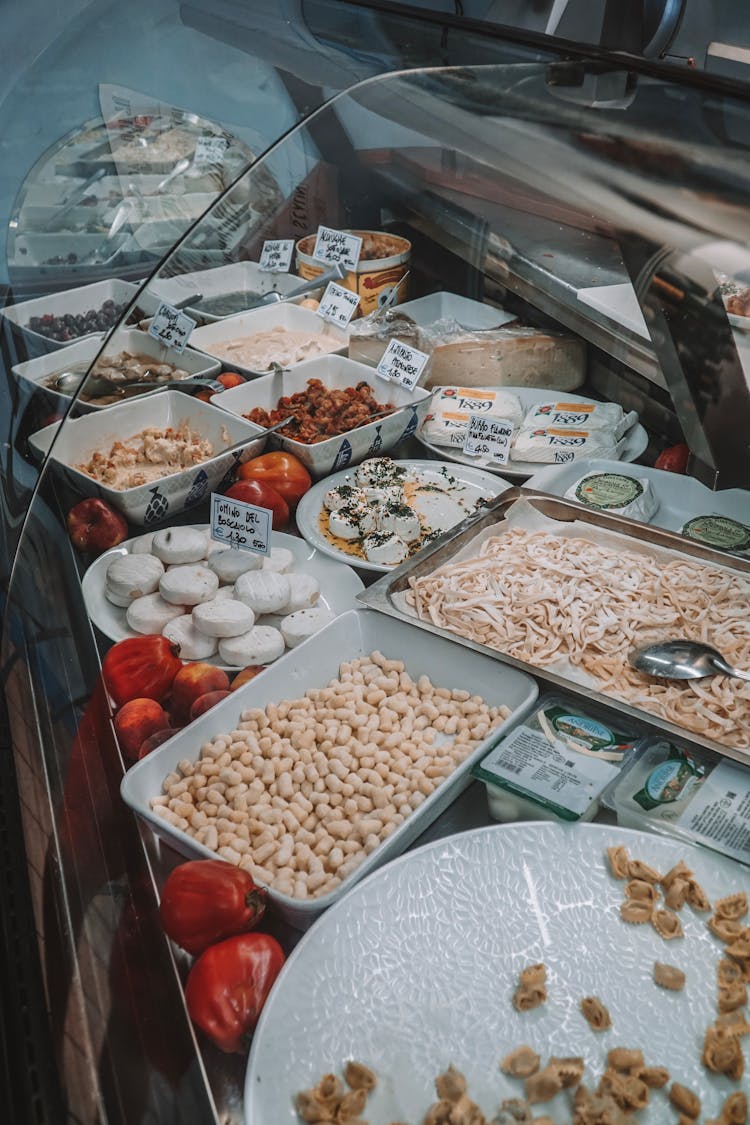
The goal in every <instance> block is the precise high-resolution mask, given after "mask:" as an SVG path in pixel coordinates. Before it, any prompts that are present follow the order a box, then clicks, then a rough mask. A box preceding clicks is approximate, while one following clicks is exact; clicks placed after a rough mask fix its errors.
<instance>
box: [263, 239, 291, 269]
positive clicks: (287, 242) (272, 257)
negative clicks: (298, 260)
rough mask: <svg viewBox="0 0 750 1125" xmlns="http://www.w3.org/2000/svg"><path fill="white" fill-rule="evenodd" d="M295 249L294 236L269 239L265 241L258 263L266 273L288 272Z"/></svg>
mask: <svg viewBox="0 0 750 1125" xmlns="http://www.w3.org/2000/svg"><path fill="white" fill-rule="evenodd" d="M293 250H294V239H293V238H271V239H267V240H266V241H265V242H264V243H263V249H262V250H261V252H260V262H259V263H258V264H259V266H260V268H261V269H262V270H264V271H265V272H266V273H287V271H288V270H289V265H290V263H291V260H292V251H293Z"/></svg>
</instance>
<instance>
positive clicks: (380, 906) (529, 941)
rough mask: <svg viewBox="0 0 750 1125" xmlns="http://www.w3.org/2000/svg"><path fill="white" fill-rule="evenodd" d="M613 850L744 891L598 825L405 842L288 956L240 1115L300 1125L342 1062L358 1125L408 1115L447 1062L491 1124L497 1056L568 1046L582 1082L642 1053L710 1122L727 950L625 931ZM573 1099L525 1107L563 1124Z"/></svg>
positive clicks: (735, 881)
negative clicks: (542, 983)
mask: <svg viewBox="0 0 750 1125" xmlns="http://www.w3.org/2000/svg"><path fill="white" fill-rule="evenodd" d="M157 753H158V751H157ZM612 844H624V845H625V846H626V847H627V848H628V850H629V852H630V854H631V856H633V857H634V858H638V859H642V860H645V861H646V862H647V863H650V864H652V865H653V866H654V867H656V869H657V870H658V871H660V872H666V871H667V870H669V869H670V868H671V867H672V866H673V865H674V864H675V863H677V862H678V860H680V859H685V860H686V861H687V863H688V864H689V865H690V867H691V868H692V869H693V870H694V871H695V873H696V875H697V878H698V879H699V880H700V882H701V883H702V884H703V886H704V887H705V889H706V891H707V893H708V895H709V897H710V899H711V900H712V901H715V900H716V899H718V898H720V897H721V896H723V895H726V894H729V893H731V892H732V891H738V890H741V889H747V887H748V877H747V872H746V870H745V869H744V868H742V867H740V866H739V865H738V864H735V863H732V862H731V861H730V860H725V859H723V858H720V857H718V856H716V855H712V854H710V853H707V852H705V851H699V850H698V849H695V848H691V847H690V846H685V845H684V844H680V843H675V842H673V841H669V840H665V839H662V838H660V837H657V836H651V835H648V834H647V833H645V832H633V831H628V830H627V829H622V828H614V827H609V826H605V825H570V826H560V825H553V824H523V825H511V826H503V827H500V826H493V827H491V828H484V829H478V830H474V831H471V832H464V833H461V834H460V835H457V836H451V837H448V838H447V839H444V840H438V841H436V842H435V843H433V844H429V845H428V846H426V847H424V848H420V849H419V850H417V851H414V852H411V853H410V854H409V855H405V856H403V857H402V858H401V859H399V860H397V861H396V862H395V863H391V864H389V865H388V866H387V867H386V868H385V869H384V870H381V871H378V872H377V873H376V874H375V875H373V876H372V877H371V878H369V879H367V880H366V881H365V882H363V883H361V884H360V885H359V886H358V887H356V888H355V889H354V890H353V891H352V892H351V894H349V895H347V897H346V898H345V899H344V901H343V902H340V903H338V904H337V905H336V906H334V907H333V908H332V909H331V910H330V911H328V913H327V914H325V915H324V916H323V918H321V919H320V921H319V922H318V923H317V925H316V926H314V927H313V929H312V930H310V932H309V933H308V934H306V936H305V937H304V938H303V939H302V941H301V942H300V943H299V944H298V945H297V947H296V949H295V950H294V951H293V953H292V954H291V955H290V957H289V959H288V961H287V963H286V965H285V966H284V968H283V969H282V972H281V975H280V976H279V978H278V980H277V982H276V984H275V986H274V988H273V990H272V992H271V995H270V996H269V998H268V1001H267V1002H266V1005H265V1007H264V1009H263V1013H262V1015H261V1018H260V1021H259V1023H258V1027H257V1029H256V1031H255V1035H254V1037H253V1042H252V1047H251V1051H250V1057H249V1059H248V1066H247V1073H246V1079H245V1097H244V1114H245V1118H244V1120H245V1122H246V1125H296V1123H297V1122H298V1118H297V1115H296V1113H295V1110H294V1097H295V1095H296V1094H297V1093H298V1092H299V1091H300V1090H303V1089H307V1088H309V1087H311V1086H314V1085H315V1084H316V1083H317V1082H318V1081H319V1080H320V1078H321V1077H322V1076H323V1075H324V1074H327V1073H331V1072H333V1073H334V1074H337V1075H339V1076H340V1075H341V1073H342V1069H343V1067H344V1065H345V1063H346V1061H347V1060H348V1059H357V1060H359V1061H360V1062H363V1063H365V1064H366V1065H367V1066H371V1067H372V1068H373V1069H374V1071H375V1072H376V1074H377V1077H378V1084H377V1087H376V1089H375V1091H374V1093H373V1094H372V1095H371V1097H370V1098H369V1099H368V1103H367V1106H366V1108H365V1110H364V1111H363V1114H362V1116H363V1117H364V1118H366V1119H367V1120H369V1121H371V1122H377V1123H381V1122H386V1121H411V1122H418V1121H422V1120H423V1118H424V1115H425V1113H426V1111H427V1109H428V1107H429V1106H430V1105H431V1104H433V1103H434V1102H435V1101H436V1100H437V1099H436V1095H435V1088H434V1085H433V1083H434V1079H435V1077H436V1076H437V1075H438V1074H440V1073H442V1072H443V1071H444V1070H446V1069H447V1068H448V1066H449V1065H450V1064H451V1063H452V1064H453V1065H454V1066H455V1067H456V1068H457V1069H458V1070H459V1071H461V1072H462V1073H463V1074H464V1075H465V1076H466V1079H467V1082H468V1092H469V1096H470V1097H471V1098H472V1099H473V1100H474V1101H476V1102H478V1103H479V1105H480V1108H481V1109H482V1110H483V1111H484V1113H485V1114H486V1115H487V1119H488V1120H489V1119H490V1118H491V1117H493V1115H494V1114H495V1113H496V1112H497V1109H498V1105H499V1104H500V1102H501V1101H502V1100H503V1099H505V1098H512V1097H519V1096H520V1097H523V1082H522V1081H520V1080H518V1079H513V1078H510V1077H508V1076H507V1075H505V1074H503V1073H502V1072H501V1071H500V1069H499V1066H498V1064H499V1062H500V1060H501V1059H502V1058H504V1056H505V1055H506V1054H508V1053H509V1052H510V1051H511V1050H513V1049H514V1048H515V1047H518V1046H520V1045H521V1044H522V1043H527V1044H529V1046H531V1047H532V1048H533V1049H534V1050H535V1051H536V1052H537V1053H538V1054H539V1055H541V1057H542V1060H543V1064H542V1065H544V1063H546V1061H547V1060H548V1059H549V1057H550V1056H551V1055H556V1056H560V1057H565V1056H576V1055H580V1056H582V1057H583V1059H584V1062H585V1064H586V1071H585V1078H584V1081H585V1084H586V1085H587V1086H588V1087H589V1088H590V1089H591V1088H593V1087H594V1086H595V1084H596V1083H598V1081H599V1078H600V1077H601V1074H602V1072H603V1070H604V1066H605V1056H606V1053H607V1051H609V1050H610V1049H611V1048H612V1047H615V1046H626V1047H632V1048H640V1049H641V1050H642V1051H643V1053H644V1056H645V1062H646V1064H647V1065H659V1066H664V1067H666V1068H667V1069H668V1070H669V1073H670V1077H671V1081H673V1082H680V1083H682V1084H683V1085H685V1086H687V1087H688V1088H689V1089H690V1090H694V1091H695V1093H696V1094H698V1095H699V1096H701V1097H702V1099H703V1114H704V1115H705V1117H702V1119H703V1120H708V1118H709V1117H717V1116H718V1115H719V1110H720V1107H721V1104H722V1101H723V1099H724V1098H725V1097H726V1096H727V1095H728V1094H729V1093H730V1092H731V1091H732V1090H734V1089H737V1088H738V1086H737V1083H733V1082H730V1081H729V1080H728V1079H726V1078H723V1077H718V1076H716V1075H712V1074H709V1072H708V1071H706V1069H705V1068H704V1067H703V1066H702V1065H701V1061H700V1055H701V1044H702V1041H703V1035H704V1032H705V1029H706V1027H707V1026H708V1024H709V1023H712V1022H713V1020H714V1019H715V1018H716V965H717V963H718V960H719V957H720V956H721V951H722V949H723V946H722V945H721V943H720V942H719V941H718V939H717V938H715V937H714V936H713V935H712V934H711V933H710V931H709V930H708V928H707V927H706V921H705V920H706V916H705V915H703V914H696V913H694V912H693V911H692V910H691V908H690V907H688V906H686V907H684V908H683V910H682V911H681V915H680V917H681V919H682V923H683V927H684V929H685V937H684V938H682V939H681V940H679V941H671V942H669V943H666V942H664V941H662V939H661V938H659V937H658V936H657V934H656V933H655V931H654V930H653V929H652V927H651V926H648V925H646V926H632V925H631V926H628V925H626V924H625V923H624V922H623V921H622V920H621V918H620V913H619V905H620V902H621V901H622V898H623V887H624V884H623V883H622V882H617V881H615V880H614V879H612V877H611V876H610V874H609V872H608V868H607V865H606V863H605V857H604V852H605V849H606V848H607V847H608V846H609V845H612ZM655 960H660V961H666V962H669V963H670V964H673V965H677V966H678V967H680V968H682V969H684V970H685V971H686V974H687V986H686V988H685V990H684V991H683V992H679V993H678V992H669V991H668V990H666V989H663V988H657V987H656V986H655V984H654V983H653V980H652V971H653V965H654V961H655ZM536 962H543V963H544V964H545V965H546V967H547V974H548V984H547V989H548V994H549V999H548V1000H547V1002H546V1003H545V1004H543V1005H542V1006H541V1007H539V1008H536V1009H535V1010H533V1011H529V1012H517V1011H515V1009H514V1008H513V1005H512V1002H511V998H512V995H513V992H514V989H515V987H516V985H517V982H518V975H519V973H520V971H521V970H522V969H524V968H525V967H526V966H528V965H532V964H534V963H536ZM591 995H594V996H599V997H600V998H601V1000H602V1001H603V1002H604V1004H606V1005H607V1007H608V1008H609V1011H610V1014H611V1018H612V1025H613V1026H612V1030H611V1031H606V1032H602V1033H599V1034H595V1033H594V1032H592V1031H591V1029H590V1028H589V1027H588V1025H587V1023H586V1021H585V1020H584V1018H583V1016H582V1015H581V1012H580V1009H579V1004H580V1001H581V999H582V998H583V997H584V996H591ZM332 1017H333V1018H332ZM311 1028H313V1029H314V1034H311V1033H310V1029H311ZM745 1049H746V1050H747V1048H745ZM668 1092H669V1085H667V1086H666V1087H665V1088H664V1089H663V1090H652V1091H651V1105H650V1107H649V1108H648V1109H647V1110H646V1111H645V1112H644V1113H643V1114H642V1115H639V1117H640V1119H641V1120H642V1121H643V1122H644V1125H645V1123H646V1122H650V1123H653V1125H657V1123H659V1125H667V1123H669V1122H674V1121H676V1119H677V1115H676V1113H675V1112H674V1110H673V1109H672V1107H671V1106H670V1105H669V1103H668V1101H667V1095H668ZM570 1093H572V1091H565V1092H563V1093H562V1094H559V1095H558V1096H557V1097H555V1098H554V1100H552V1101H549V1102H545V1103H543V1104H541V1105H536V1106H534V1107H533V1109H534V1110H536V1112H537V1114H541V1113H545V1114H550V1115H551V1116H552V1118H553V1120H554V1121H555V1122H559V1123H560V1125H562V1123H566V1125H567V1123H569V1122H570V1120H571V1111H570V1100H569V1096H568V1095H569V1094H570Z"/></svg>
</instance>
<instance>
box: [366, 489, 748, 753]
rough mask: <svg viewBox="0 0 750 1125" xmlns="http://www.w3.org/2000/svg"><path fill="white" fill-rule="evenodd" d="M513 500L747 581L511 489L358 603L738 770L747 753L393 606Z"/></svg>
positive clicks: (717, 560)
mask: <svg viewBox="0 0 750 1125" xmlns="http://www.w3.org/2000/svg"><path fill="white" fill-rule="evenodd" d="M518 500H525V501H526V502H527V503H529V504H530V505H531V506H532V507H533V508H535V509H536V510H537V511H538V512H539V513H540V514H541V515H544V516H548V517H549V518H551V519H555V520H560V521H562V522H564V523H572V522H573V521H575V520H578V521H579V522H580V523H585V524H590V525H591V526H592V527H595V528H598V529H601V530H606V531H614V532H617V533H618V534H620V535H625V536H627V537H628V538H629V539H631V540H632V541H633V546H634V547H635V546H636V545H637V544H638V543H639V542H640V543H644V544H647V545H648V546H657V547H666V548H668V549H669V550H671V551H676V552H678V553H679V554H682V555H685V556H687V557H691V558H695V559H699V560H701V561H702V562H705V563H707V564H713V565H714V566H716V565H720V566H724V567H727V566H729V567H731V569H732V570H735V571H737V573H738V574H743V575H746V576H747V577H748V578H749V579H750V561H745V560H743V559H738V558H735V557H730V558H728V557H727V556H726V555H724V554H721V553H719V552H717V551H713V550H711V549H710V548H708V547H702V546H700V545H699V544H698V543H693V542H692V541H691V540H688V539H685V538H684V537H683V536H681V535H677V534H675V533H673V532H670V531H663V530H661V529H660V528H656V527H651V526H649V525H647V524H641V523H637V522H636V521H635V520H629V519H625V518H623V517H622V516H608V515H603V514H600V513H599V512H595V511H593V510H590V509H587V508H584V507H582V506H581V505H579V504H575V503H574V502H573V501H570V500H561V499H559V498H558V497H553V496H548V495H547V494H546V493H543V492H534V491H532V490H530V489H526V488H523V489H521V488H513V489H511V490H509V491H507V492H503V494H502V495H501V496H500V497H498V499H497V500H495V501H494V502H493V503H492V504H491V505H490V506H489V507H488V508H487V510H486V513H485V514H484V515H483V516H481V517H479V518H478V519H472V520H470V521H469V522H468V523H467V521H464V523H462V524H460V525H459V526H458V528H457V529H456V530H455V531H453V532H448V533H447V534H446V535H444V536H442V537H441V538H440V539H439V540H438V541H437V542H436V543H435V544H433V546H431V547H429V548H426V549H425V550H423V551H420V552H419V554H418V555H417V556H416V558H415V559H414V560H412V561H410V562H406V563H404V564H403V566H400V567H399V568H398V569H397V570H394V571H393V572H392V573H391V574H386V575H384V577H383V578H381V579H379V580H378V581H377V582H375V583H373V585H372V586H370V587H368V588H367V589H366V590H363V591H362V592H361V593H360V594H358V595H357V597H358V600H359V601H361V602H364V604H365V605H367V606H369V607H370V608H371V609H375V610H377V611H378V612H380V613H387V614H389V615H390V616H391V617H398V618H399V619H400V620H402V621H409V622H411V624H412V625H414V626H415V627H416V628H417V629H426V630H427V632H429V633H435V634H436V635H437V636H440V637H446V638H448V639H450V640H452V641H455V643H456V644H459V645H464V647H466V648H470V649H474V650H475V651H476V652H483V653H486V654H487V655H488V656H492V657H494V659H495V660H499V661H500V662H501V663H502V664H511V665H512V666H513V667H514V668H520V669H522V670H523V671H524V672H530V673H531V674H532V675H534V676H536V677H537V679H539V680H543V681H545V682H547V683H551V684H555V685H556V686H557V687H560V688H564V689H565V691H567V692H569V693H572V694H574V695H577V696H580V697H582V698H584V699H592V700H594V701H596V702H597V703H601V704H603V705H605V706H608V707H611V708H613V709H614V710H616V711H618V712H620V713H621V714H624V715H629V716H630V717H631V718H633V719H636V720H637V721H638V723H639V724H641V725H646V726H648V727H650V728H652V729H655V730H658V731H666V732H668V733H670V734H673V735H677V736H679V738H681V739H682V740H683V741H684V742H688V743H692V744H693V745H694V746H700V747H704V748H706V749H708V750H713V751H714V752H716V753H718V754H721V755H723V756H724V757H728V758H734V759H736V760H737V761H738V762H743V763H744V764H748V763H750V751H748V750H738V749H735V748H734V747H732V746H725V745H723V744H722V743H720V742H715V741H714V740H713V739H711V738H703V737H701V736H700V735H696V734H694V733H693V732H691V731H687V730H685V729H684V728H683V727H681V726H678V725H677V724H675V723H672V722H670V721H669V720H667V719H662V718H660V717H659V716H657V715H654V714H652V713H651V712H649V711H644V710H642V709H641V708H640V707H633V706H631V705H630V704H629V703H623V702H622V701H620V700H619V699H614V698H613V697H612V696H610V695H605V694H604V693H602V692H598V691H596V690H594V689H593V688H591V687H588V686H586V685H583V684H577V683H575V681H574V680H571V679H568V678H567V677H566V676H562V675H558V674H557V673H556V672H552V671H550V670H548V669H547V668H540V667H537V666H536V665H535V664H527V663H526V661H524V660H517V659H515V657H512V656H507V655H506V654H505V653H503V652H498V651H497V649H493V648H488V647H487V646H486V645H480V644H477V643H476V642H474V641H470V640H468V639H467V638H465V637H460V636H458V634H456V633H451V632H450V631H449V630H447V629H441V628H439V627H438V626H435V625H431V624H430V623H429V622H427V621H420V620H419V618H417V617H416V616H414V615H412V614H410V613H406V612H404V611H403V610H402V609H400V608H399V607H398V606H397V605H396V604H395V602H394V596H395V595H396V594H401V593H405V592H406V591H407V590H408V589H409V579H410V578H417V577H421V576H422V575H425V574H430V573H431V572H432V571H433V570H436V569H437V568H438V567H440V566H442V565H443V564H444V563H447V562H450V560H451V559H452V558H453V557H454V556H455V555H456V554H457V553H458V552H459V551H460V550H461V549H462V548H463V547H465V546H466V545H467V544H468V543H470V542H471V540H472V539H473V538H474V537H475V536H477V535H478V534H479V533H480V532H482V531H483V530H484V529H485V528H488V527H491V526H492V525H493V524H496V523H501V522H502V521H503V520H504V519H505V517H506V515H507V512H508V509H509V508H511V507H512V506H513V504H515V503H516V501H518Z"/></svg>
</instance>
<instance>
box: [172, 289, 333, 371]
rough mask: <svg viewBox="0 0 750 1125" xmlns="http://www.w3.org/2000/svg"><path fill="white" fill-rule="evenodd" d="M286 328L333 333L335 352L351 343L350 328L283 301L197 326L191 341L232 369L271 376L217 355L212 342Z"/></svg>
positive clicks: (293, 330)
mask: <svg viewBox="0 0 750 1125" xmlns="http://www.w3.org/2000/svg"><path fill="white" fill-rule="evenodd" d="M278 326H280V327H282V328H286V329H287V330H288V331H290V332H309V333H310V334H311V335H312V334H315V335H318V334H320V333H322V334H323V335H326V336H330V337H331V338H332V340H333V341H335V343H336V347H335V348H333V349H332V351H331V353H330V354H331V355H334V354H336V353H338V354H339V355H342V354H343V353H344V352H345V351H346V349H347V345H348V342H349V328H347V329H346V330H342V329H341V328H336V327H334V325H332V324H329V323H327V322H326V321H325V320H323V319H322V318H321V317H319V316H318V314H317V313H315V312H313V311H312V309H302V308H299V306H298V305H292V304H286V303H281V304H278V305H274V306H269V307H268V308H262V309H252V310H251V311H250V312H247V313H239V314H238V315H237V316H226V317H224V318H223V320H217V321H216V322H215V324H205V325H203V327H201V328H195V329H193V333H192V335H191V337H190V343H191V344H192V346H193V347H194V348H198V349H199V350H200V351H202V352H205V353H206V354H207V355H210V356H214V357H215V358H217V359H220V360H221V362H222V364H223V365H224V366H225V367H226V368H229V369H230V370H232V371H241V372H244V373H245V374H246V375H252V376H257V375H267V374H268V370H265V371H254V370H253V369H252V368H250V367H241V366H240V365H239V364H237V363H235V362H234V360H229V359H225V358H224V357H223V356H216V355H215V352H214V351H213V350H212V345H213V344H217V343H219V342H223V341H226V340H234V339H237V338H238V337H241V336H251V335H253V334H254V333H255V332H268V331H270V329H272V328H276V327H278Z"/></svg>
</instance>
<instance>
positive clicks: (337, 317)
mask: <svg viewBox="0 0 750 1125" xmlns="http://www.w3.org/2000/svg"><path fill="white" fill-rule="evenodd" d="M358 304H359V296H358V294H356V293H352V291H351V289H344V286H343V285H337V284H336V282H335V281H329V282H328V284H327V285H326V291H325V293H324V294H323V296H322V297H321V300H320V305H319V306H318V309H317V312H318V316H322V317H323V320H329V321H330V322H331V324H335V325H336V327H337V328H346V326H347V324H348V323H349V321H350V320H351V319H352V317H353V316H354V313H355V310H356V308H357V305H358Z"/></svg>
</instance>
